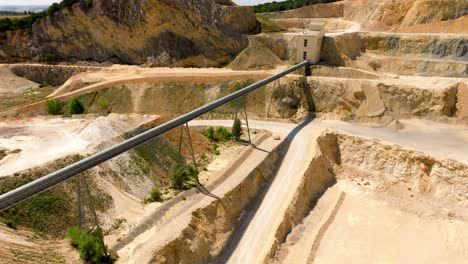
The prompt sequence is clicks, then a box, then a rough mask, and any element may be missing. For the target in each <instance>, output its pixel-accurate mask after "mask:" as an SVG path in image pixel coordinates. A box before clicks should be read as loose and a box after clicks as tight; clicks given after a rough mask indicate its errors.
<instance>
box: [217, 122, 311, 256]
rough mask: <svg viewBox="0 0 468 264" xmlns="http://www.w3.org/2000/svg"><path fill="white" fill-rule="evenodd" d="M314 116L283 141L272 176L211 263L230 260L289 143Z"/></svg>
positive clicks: (260, 202) (274, 176)
mask: <svg viewBox="0 0 468 264" xmlns="http://www.w3.org/2000/svg"><path fill="white" fill-rule="evenodd" d="M314 118H315V117H314V116H310V117H309V118H307V119H306V120H304V121H303V122H302V123H301V124H300V125H298V126H297V127H295V128H294V129H293V130H292V131H291V132H290V133H289V134H288V136H287V137H286V139H285V145H284V148H283V150H282V152H281V159H280V160H279V162H278V164H277V165H276V168H275V171H274V172H273V175H272V176H271V177H270V178H269V180H268V182H267V183H266V184H265V186H263V187H262V190H261V191H260V193H259V194H258V196H257V197H256V198H255V202H253V203H252V204H251V205H249V206H248V207H247V208H246V211H245V214H244V215H243V216H242V217H241V218H240V220H239V224H238V226H237V227H236V228H235V230H234V232H233V233H232V235H231V237H230V238H229V240H228V242H227V244H226V245H225V246H224V247H223V249H222V250H221V252H220V254H219V255H218V256H217V257H216V258H215V259H214V260H213V263H219V264H221V263H227V262H228V261H229V259H230V258H231V256H232V254H233V253H234V250H235V249H236V248H237V246H238V245H239V242H240V240H241V239H242V237H243V236H244V233H245V232H246V230H247V227H248V226H249V224H250V222H251V221H252V219H253V217H254V216H255V214H256V212H257V211H258V209H259V208H260V205H261V204H262V202H263V200H264V199H265V195H266V193H267V191H268V189H270V187H271V184H272V183H273V182H274V181H275V178H276V176H277V175H278V170H279V168H280V167H281V164H282V163H283V161H284V158H285V154H286V153H287V152H288V150H289V148H290V147H291V143H292V141H293V139H294V137H295V136H296V135H297V134H298V133H299V132H300V131H301V130H302V129H303V128H304V127H306V126H307V125H308V124H309V123H310V122H312V121H313V120H314Z"/></svg>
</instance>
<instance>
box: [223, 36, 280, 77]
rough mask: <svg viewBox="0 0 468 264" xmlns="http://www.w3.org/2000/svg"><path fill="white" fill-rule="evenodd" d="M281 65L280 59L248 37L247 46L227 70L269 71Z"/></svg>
mask: <svg viewBox="0 0 468 264" xmlns="http://www.w3.org/2000/svg"><path fill="white" fill-rule="evenodd" d="M281 64H283V63H282V61H281V59H280V58H278V56H276V54H274V53H273V52H272V51H271V49H269V48H268V47H267V46H265V44H263V43H261V42H260V41H258V40H256V39H254V38H253V37H250V38H249V46H248V47H247V48H246V49H244V50H243V51H242V52H241V53H240V54H239V55H238V56H237V57H236V59H235V60H234V61H232V62H231V63H230V64H229V65H228V68H231V69H233V70H253V69H256V70H269V69H273V68H275V67H277V66H279V65H281Z"/></svg>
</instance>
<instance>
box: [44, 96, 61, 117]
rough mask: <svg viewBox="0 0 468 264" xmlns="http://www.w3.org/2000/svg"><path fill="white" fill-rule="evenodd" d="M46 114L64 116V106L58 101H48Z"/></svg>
mask: <svg viewBox="0 0 468 264" xmlns="http://www.w3.org/2000/svg"><path fill="white" fill-rule="evenodd" d="M46 112H47V114H49V115H63V104H62V103H61V102H60V101H59V100H57V99H51V100H47V102H46Z"/></svg>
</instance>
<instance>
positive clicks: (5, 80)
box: [0, 65, 39, 94]
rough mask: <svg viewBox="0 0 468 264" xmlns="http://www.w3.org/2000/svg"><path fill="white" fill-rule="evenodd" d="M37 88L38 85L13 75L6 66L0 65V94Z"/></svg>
mask: <svg viewBox="0 0 468 264" xmlns="http://www.w3.org/2000/svg"><path fill="white" fill-rule="evenodd" d="M36 87H39V84H37V83H35V82H32V81H30V80H28V79H25V78H21V77H18V76H16V75H14V74H13V73H12V72H11V71H10V70H9V69H8V68H7V67H6V66H4V65H0V94H2V93H20V92H22V91H24V90H26V89H28V88H36Z"/></svg>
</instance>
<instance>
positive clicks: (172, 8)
mask: <svg viewBox="0 0 468 264" xmlns="http://www.w3.org/2000/svg"><path fill="white" fill-rule="evenodd" d="M256 28H257V22H256V17H255V15H254V13H253V10H252V9H251V8H250V7H240V6H236V5H235V4H233V3H232V2H231V1H224V0H218V1H211V0H195V1H187V0H183V1H167V0H148V1H142V0H135V1H131V2H128V1H123V0H118V1H104V0H94V1H93V4H92V7H87V6H86V4H85V3H84V1H81V2H79V3H77V4H74V5H73V6H71V7H70V8H65V9H63V10H61V11H59V12H56V13H54V14H53V15H51V16H48V17H46V18H43V19H40V20H39V21H37V22H36V23H34V24H33V27H32V33H31V32H29V33H30V34H28V33H27V32H26V30H16V31H8V32H5V33H1V34H0V37H1V38H2V39H3V40H6V41H2V43H3V44H2V45H0V61H3V62H12V61H30V60H33V61H39V60H41V59H42V58H43V57H44V55H45V54H49V53H50V54H54V55H56V56H57V59H58V60H76V59H78V60H83V61H86V60H87V61H98V62H105V61H110V62H114V63H127V64H145V63H147V64H149V65H150V66H199V67H203V66H220V65H224V64H226V63H227V62H229V61H230V60H231V59H232V58H233V57H234V56H235V55H236V54H237V53H239V52H240V51H241V50H242V49H243V48H245V47H246V46H247V43H248V41H247V37H245V36H244V35H243V34H244V33H250V32H252V31H254V30H256Z"/></svg>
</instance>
